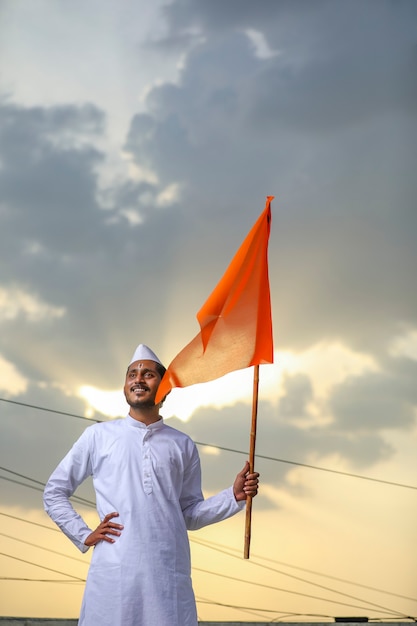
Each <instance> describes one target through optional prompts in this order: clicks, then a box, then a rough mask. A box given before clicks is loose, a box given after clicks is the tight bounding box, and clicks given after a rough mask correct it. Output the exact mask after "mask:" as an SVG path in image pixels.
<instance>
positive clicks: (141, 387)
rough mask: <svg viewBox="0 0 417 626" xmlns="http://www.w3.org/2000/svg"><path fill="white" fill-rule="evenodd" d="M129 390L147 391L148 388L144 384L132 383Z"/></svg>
mask: <svg viewBox="0 0 417 626" xmlns="http://www.w3.org/2000/svg"><path fill="white" fill-rule="evenodd" d="M130 391H133V392H136V391H149V388H148V387H146V385H133V387H131V388H130Z"/></svg>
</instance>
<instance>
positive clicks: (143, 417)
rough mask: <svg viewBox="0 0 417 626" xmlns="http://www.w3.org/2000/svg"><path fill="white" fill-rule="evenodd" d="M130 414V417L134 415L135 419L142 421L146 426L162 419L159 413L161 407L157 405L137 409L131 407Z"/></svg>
mask: <svg viewBox="0 0 417 626" xmlns="http://www.w3.org/2000/svg"><path fill="white" fill-rule="evenodd" d="M129 415H130V417H133V419H134V420H137V421H138V422H142V424H145V425H146V426H149V425H150V424H154V423H155V422H159V420H160V419H161V416H160V415H159V407H157V406H155V407H152V408H149V409H137V408H134V407H130V411H129Z"/></svg>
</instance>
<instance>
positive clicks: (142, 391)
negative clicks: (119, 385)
mask: <svg viewBox="0 0 417 626" xmlns="http://www.w3.org/2000/svg"><path fill="white" fill-rule="evenodd" d="M160 382H161V377H160V375H159V374H158V371H157V369H156V364H155V362H154V361H135V362H134V363H132V364H131V365H129V369H128V370H127V374H126V381H125V386H124V389H123V390H124V393H125V398H126V401H127V403H128V404H129V405H130V406H131V407H132V408H149V407H153V406H155V396H156V392H157V389H158V387H159V383H160Z"/></svg>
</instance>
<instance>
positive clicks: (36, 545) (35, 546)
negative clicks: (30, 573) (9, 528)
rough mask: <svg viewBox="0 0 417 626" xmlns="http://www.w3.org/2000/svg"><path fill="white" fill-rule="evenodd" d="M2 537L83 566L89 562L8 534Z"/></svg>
mask: <svg viewBox="0 0 417 626" xmlns="http://www.w3.org/2000/svg"><path fill="white" fill-rule="evenodd" d="M0 535H1V536H2V537H6V538H7V539H12V540H13V541H18V542H19V543H24V544H25V545H27V546H31V547H32V548H38V549H39V550H45V551H46V552H51V553H52V554H57V555H58V556H63V557H64V558H66V559H71V560H72V561H78V563H83V565H88V564H89V563H88V561H86V560H85V559H79V558H78V557H77V556H71V555H70V554H65V553H64V552H59V551H58V550H52V548H45V546H41V545H39V544H37V543H32V542H31V541H26V540H25V539H19V538H18V537H13V536H12V535H7V534H6V533H1V532H0Z"/></svg>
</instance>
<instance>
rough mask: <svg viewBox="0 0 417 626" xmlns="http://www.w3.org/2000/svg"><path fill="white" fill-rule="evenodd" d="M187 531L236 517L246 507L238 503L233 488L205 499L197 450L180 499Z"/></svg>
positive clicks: (187, 471)
mask: <svg viewBox="0 0 417 626" xmlns="http://www.w3.org/2000/svg"><path fill="white" fill-rule="evenodd" d="M180 502H181V508H182V512H183V515H184V520H185V524H186V527H187V530H198V529H199V528H203V527H204V526H208V525H210V524H215V523H216V522H220V521H222V520H225V519H227V518H228V517H231V516H232V515H235V514H236V513H238V512H239V511H241V510H242V509H243V508H244V506H245V501H243V502H237V501H236V498H235V496H234V493H233V487H228V488H227V489H224V490H223V491H220V492H219V493H217V494H216V495H214V496H210V497H209V498H207V499H204V497H203V494H202V491H201V467H200V459H199V456H198V452H197V449H196V448H195V449H194V453H193V456H192V461H191V463H190V464H189V466H188V468H187V470H186V472H185V474H184V483H183V488H182V495H181V498H180Z"/></svg>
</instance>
